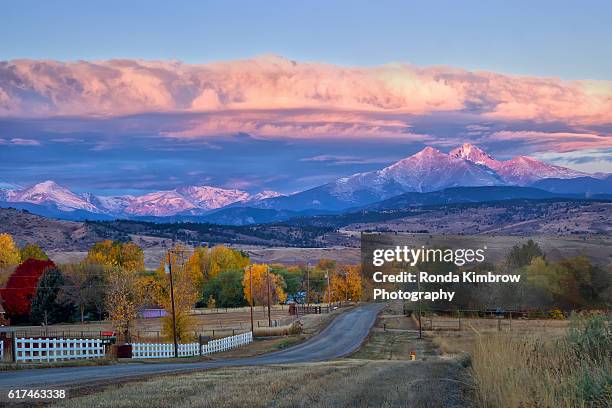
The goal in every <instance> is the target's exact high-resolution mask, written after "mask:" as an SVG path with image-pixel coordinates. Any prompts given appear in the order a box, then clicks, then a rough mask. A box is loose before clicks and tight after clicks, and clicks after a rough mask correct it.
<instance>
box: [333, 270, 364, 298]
mask: <svg viewBox="0 0 612 408" xmlns="http://www.w3.org/2000/svg"><path fill="white" fill-rule="evenodd" d="M328 290H331V300H332V301H348V300H352V301H359V300H361V293H362V281H361V266H360V265H344V266H343V267H342V268H341V270H340V271H338V272H336V273H335V274H333V275H332V276H331V277H330V288H328ZM327 299H328V294H326V295H325V300H327Z"/></svg>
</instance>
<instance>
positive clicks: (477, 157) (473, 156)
mask: <svg viewBox="0 0 612 408" xmlns="http://www.w3.org/2000/svg"><path fill="white" fill-rule="evenodd" d="M449 155H450V156H452V157H457V158H460V159H464V160H469V161H471V162H472V163H476V164H480V165H483V166H487V167H489V168H491V169H494V170H495V169H497V168H499V166H500V164H501V163H500V162H499V161H497V160H495V159H494V158H493V157H491V156H490V155H489V154H488V153H487V152H485V151H484V150H482V149H481V148H479V147H477V146H474V145H473V144H471V143H464V144H463V145H461V146H459V147H457V148H455V149H453V150H451V151H450V152H449Z"/></svg>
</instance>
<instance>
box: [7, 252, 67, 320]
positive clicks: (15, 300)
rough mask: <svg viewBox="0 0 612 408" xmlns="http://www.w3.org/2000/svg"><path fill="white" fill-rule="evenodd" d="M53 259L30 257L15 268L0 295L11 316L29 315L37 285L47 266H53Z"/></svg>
mask: <svg viewBox="0 0 612 408" xmlns="http://www.w3.org/2000/svg"><path fill="white" fill-rule="evenodd" d="M53 267H55V264H54V263H53V262H51V261H41V260H38V259H28V260H27V261H24V262H23V263H22V264H21V265H19V266H18V267H17V269H15V272H13V274H12V275H11V276H10V278H9V279H8V281H7V282H6V286H5V287H4V288H3V289H0V296H1V297H2V299H3V300H4V309H5V310H6V313H7V315H8V316H10V317H11V318H13V317H17V316H28V315H29V314H30V309H31V307H32V298H33V297H34V294H35V293H36V285H38V280H39V279H40V277H41V276H42V275H43V273H44V272H45V270H46V269H47V268H53Z"/></svg>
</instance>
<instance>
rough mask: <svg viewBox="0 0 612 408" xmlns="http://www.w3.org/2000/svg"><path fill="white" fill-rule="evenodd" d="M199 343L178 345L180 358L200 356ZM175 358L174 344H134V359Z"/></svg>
mask: <svg viewBox="0 0 612 408" xmlns="http://www.w3.org/2000/svg"><path fill="white" fill-rule="evenodd" d="M198 345H199V344H198V343H188V344H179V345H178V354H179V357H191V356H198V355H200V353H199V352H198ZM165 357H174V344H172V343H132V358H165Z"/></svg>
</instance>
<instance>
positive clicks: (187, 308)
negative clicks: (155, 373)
mask: <svg viewBox="0 0 612 408" xmlns="http://www.w3.org/2000/svg"><path fill="white" fill-rule="evenodd" d="M181 249H182V248H181V247H175V248H172V249H171V250H170V251H169V257H167V258H165V259H163V260H162V261H161V265H160V268H159V269H158V270H157V273H158V282H159V288H158V292H157V301H158V303H159V304H160V305H161V306H162V307H163V308H164V309H165V310H166V312H167V316H165V317H163V320H162V331H163V333H164V335H165V336H166V337H167V338H172V333H173V321H172V297H171V292H170V291H171V287H170V273H169V272H170V267H171V268H172V286H173V289H174V312H175V319H176V337H177V339H178V340H180V341H188V340H191V337H190V329H191V327H192V326H193V317H192V316H191V310H192V309H193V306H194V305H195V303H196V301H197V300H198V295H199V293H200V292H199V290H198V286H197V282H196V281H194V276H193V275H192V274H191V273H190V270H189V269H188V268H187V267H186V265H185V257H184V256H183V253H182V252H181ZM168 258H169V260H170V263H169V262H168Z"/></svg>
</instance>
